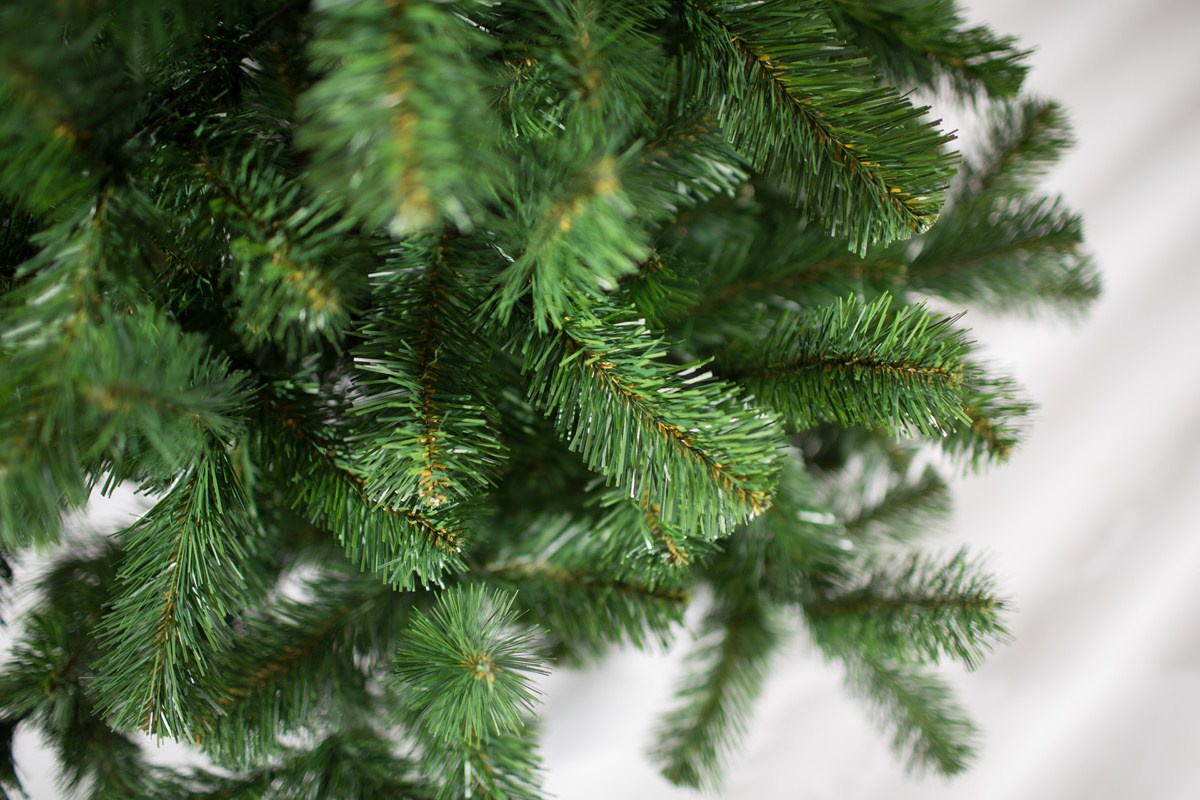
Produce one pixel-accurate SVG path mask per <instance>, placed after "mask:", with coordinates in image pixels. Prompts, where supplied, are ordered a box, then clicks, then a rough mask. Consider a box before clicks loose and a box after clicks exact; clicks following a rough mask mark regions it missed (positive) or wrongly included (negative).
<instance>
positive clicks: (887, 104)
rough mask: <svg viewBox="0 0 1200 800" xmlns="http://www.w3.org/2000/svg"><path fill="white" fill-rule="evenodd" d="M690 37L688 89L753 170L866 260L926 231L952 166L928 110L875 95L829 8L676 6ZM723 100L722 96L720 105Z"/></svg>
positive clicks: (890, 94) (890, 95) (772, 0)
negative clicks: (693, 63) (707, 103)
mask: <svg viewBox="0 0 1200 800" xmlns="http://www.w3.org/2000/svg"><path fill="white" fill-rule="evenodd" d="M678 5H679V6H680V7H681V8H680V10H681V13H682V15H683V18H684V21H685V24H686V26H687V28H688V32H689V34H690V35H691V36H692V37H694V44H693V45H692V47H693V52H694V53H695V54H696V55H695V56H693V57H695V58H704V59H706V60H707V59H711V60H712V61H714V62H715V64H716V65H717V66H718V68H719V70H720V71H719V72H718V71H715V70H712V69H711V68H709V67H707V65H706V66H704V67H699V66H697V67H695V68H693V69H692V70H690V75H691V76H694V77H692V79H693V80H694V81H695V82H696V85H695V86H694V87H693V88H692V91H693V92H694V93H695V94H697V95H699V96H701V97H708V98H712V99H713V100H714V101H719V102H720V105H719V107H718V108H716V109H714V111H716V112H717V113H718V114H719V115H720V116H721V118H722V121H723V122H725V123H726V130H727V132H728V135H729V136H730V138H731V140H732V141H733V142H734V144H735V145H737V146H738V147H739V149H741V150H742V151H743V152H744V153H745V154H746V155H747V157H748V158H749V160H750V161H751V163H753V164H754V166H755V167H756V168H757V169H759V170H761V171H762V172H764V173H766V174H767V175H769V176H771V177H773V178H775V179H777V180H779V181H780V182H781V183H783V184H784V185H786V186H788V187H789V189H790V191H791V193H792V194H793V195H799V194H803V195H804V197H805V202H806V204H807V205H809V207H810V208H812V209H814V210H815V211H816V213H817V214H819V215H820V218H821V219H822V221H823V222H824V225H825V227H826V229H827V230H828V231H829V232H830V233H831V234H832V235H834V236H842V237H846V238H848V239H849V240H850V248H851V249H852V250H854V251H856V252H859V253H862V252H864V251H865V250H866V248H867V246H868V245H871V244H875V243H876V242H882V243H887V242H890V241H893V240H895V239H907V238H908V237H910V236H911V235H912V234H914V233H918V232H921V231H924V230H925V229H926V228H928V227H929V225H930V224H932V222H933V220H934V219H935V218H936V216H937V209H938V207H939V206H940V205H941V197H942V193H943V191H944V190H945V186H946V183H947V181H948V180H949V177H950V175H951V174H952V169H953V166H952V165H953V163H954V159H953V158H952V157H951V156H950V155H949V153H948V152H947V151H946V150H944V148H943V145H944V144H945V143H946V142H947V141H949V137H947V136H945V135H943V134H941V133H939V132H938V131H937V129H936V128H935V127H934V126H933V123H931V122H928V121H927V120H926V119H925V118H924V117H925V114H924V112H925V110H924V109H917V108H914V107H912V106H911V105H909V104H908V103H907V102H905V101H904V100H903V99H902V98H901V97H900V96H899V95H898V94H897V93H896V92H895V91H894V90H892V89H890V88H888V87H883V86H879V85H878V84H877V83H876V81H875V80H874V76H873V75H872V73H871V70H870V68H869V66H868V62H867V61H866V59H864V58H863V57H862V56H861V55H860V54H859V53H858V52H857V51H855V50H854V49H853V48H851V47H848V46H846V45H845V43H844V42H843V41H842V40H841V39H840V38H839V37H838V35H837V31H836V30H835V28H834V27H833V24H832V23H831V22H830V21H829V18H828V17H827V16H826V15H825V13H824V8H823V7H824V5H825V4H824V3H822V2H818V0H811V2H810V1H808V0H805V1H804V2H782V0H768V2H764V3H757V4H754V5H746V4H740V3H728V2H718V1H714V0H680V2H679V3H678ZM726 93H728V96H726Z"/></svg>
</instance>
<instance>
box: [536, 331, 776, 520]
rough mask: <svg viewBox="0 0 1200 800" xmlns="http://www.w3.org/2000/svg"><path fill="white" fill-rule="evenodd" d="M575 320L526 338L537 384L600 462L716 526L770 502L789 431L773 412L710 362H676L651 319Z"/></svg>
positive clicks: (678, 515)
mask: <svg viewBox="0 0 1200 800" xmlns="http://www.w3.org/2000/svg"><path fill="white" fill-rule="evenodd" d="M568 323H569V324H568V325H567V326H566V327H564V328H563V330H562V331H559V332H556V333H553V334H550V335H548V336H537V335H533V336H530V337H529V338H528V339H527V340H526V342H525V343H524V345H523V353H524V358H525V371H526V372H527V373H529V376H530V383H531V396H532V397H533V399H534V400H535V402H537V403H539V404H541V405H542V406H543V407H544V408H545V410H546V413H547V414H552V415H553V419H554V423H555V428H556V429H557V431H558V432H559V435H560V436H562V437H563V439H564V441H567V442H568V443H569V445H570V447H571V449H572V450H575V451H577V452H579V453H580V454H581V455H582V456H583V459H584V461H585V462H586V463H587V464H588V466H589V467H591V468H592V469H595V470H597V471H599V472H601V473H602V474H603V475H605V477H606V478H607V479H608V480H610V481H612V482H615V483H618V484H619V485H621V486H622V487H624V488H625V489H626V490H627V491H629V492H630V493H631V495H633V496H635V497H646V498H648V501H649V502H652V503H654V504H656V505H658V507H659V513H660V514H661V516H662V517H663V519H665V520H667V521H668V522H669V523H670V524H672V525H674V526H677V527H679V528H680V529H683V530H687V531H691V530H697V531H699V532H700V533H701V534H702V535H704V536H706V537H708V538H715V537H717V536H720V535H723V534H724V533H726V532H727V531H729V530H730V529H731V527H732V526H733V525H735V524H737V523H738V522H741V521H744V520H745V519H748V518H750V517H752V516H754V515H755V514H758V513H761V512H762V511H764V510H766V508H767V507H768V506H769V505H770V492H771V488H772V486H773V483H774V474H775V470H776V467H775V464H776V460H777V456H776V446H777V443H778V431H777V428H776V426H775V423H774V421H773V420H772V419H771V418H770V417H768V416H767V415H766V414H764V413H763V412H762V411H760V410H758V409H756V408H755V407H753V406H751V405H750V404H749V403H748V402H747V401H745V400H742V399H741V398H739V396H738V394H737V392H736V390H735V389H734V388H733V387H732V386H730V385H729V384H726V383H721V382H718V381H714V380H711V376H710V374H709V373H707V372H703V371H701V370H702V369H703V366H702V365H701V364H690V365H685V366H682V367H680V366H676V365H674V364H671V363H668V362H667V361H666V360H665V359H664V356H665V355H666V351H667V346H666V344H665V343H664V342H662V341H661V340H660V339H658V338H656V337H654V336H653V335H651V334H650V333H649V331H647V330H646V329H645V327H644V326H643V325H642V321H641V320H637V319H630V318H629V317H628V315H625V314H613V315H611V316H609V317H607V318H592V317H585V318H582V319H572V320H568Z"/></svg>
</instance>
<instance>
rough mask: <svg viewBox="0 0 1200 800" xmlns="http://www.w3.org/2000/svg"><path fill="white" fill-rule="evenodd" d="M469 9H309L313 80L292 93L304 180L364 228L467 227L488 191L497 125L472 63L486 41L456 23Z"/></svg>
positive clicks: (483, 79) (420, 5) (493, 178)
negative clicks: (343, 205) (341, 204)
mask: <svg viewBox="0 0 1200 800" xmlns="http://www.w3.org/2000/svg"><path fill="white" fill-rule="evenodd" d="M470 5H471V3H469V2H461V3H426V2H414V3H400V4H395V5H392V4H388V3H347V2H332V1H331V2H321V3H317V4H316V8H315V9H314V12H313V24H314V27H315V35H314V38H313V40H312V42H311V43H310V44H309V52H310V55H311V58H312V67H313V68H314V69H316V70H319V71H320V72H321V73H322V74H321V75H320V76H319V78H318V80H317V81H316V82H315V83H314V84H313V85H312V86H311V87H309V89H308V90H307V91H306V92H305V93H304V94H303V95H302V96H301V97H300V100H299V104H300V117H301V126H300V128H299V132H298V136H299V143H300V145H301V146H302V147H305V148H309V149H311V150H312V162H311V171H310V172H309V176H308V177H309V180H310V182H311V183H312V185H313V186H314V187H315V188H318V189H320V190H322V191H324V192H328V193H330V194H331V195H333V196H335V197H343V198H345V199H346V201H347V211H348V213H349V214H350V215H351V216H352V217H353V218H354V219H356V220H358V221H359V222H361V223H363V224H364V225H365V226H366V227H368V228H386V229H387V230H388V231H390V232H391V233H392V234H394V235H397V236H399V235H403V234H406V233H410V232H412V231H417V230H424V229H427V228H429V227H431V226H432V225H434V224H436V223H438V222H440V221H441V220H443V219H448V220H451V221H453V222H455V223H456V224H458V225H460V226H467V225H470V223H471V220H472V218H473V214H475V213H477V212H478V210H479V207H480V206H481V205H482V204H483V203H486V202H487V201H488V200H489V199H491V197H492V196H494V194H495V184H496V183H498V182H499V180H500V178H501V177H502V175H501V173H500V167H501V164H500V163H498V156H497V153H496V152H495V151H496V150H497V148H498V145H499V142H498V137H497V133H498V132H499V131H498V128H499V125H498V121H497V120H495V119H493V118H492V117H491V115H490V114H489V113H488V107H487V102H486V100H485V98H484V89H485V87H486V85H487V82H488V76H487V74H486V73H485V72H484V70H483V69H482V68H481V65H480V63H479V58H478V56H479V54H480V53H479V51H481V50H486V49H487V48H488V47H489V43H488V40H487V39H486V38H485V37H483V36H482V35H480V33H479V32H477V31H475V30H474V29H473V28H472V27H471V26H470V25H469V24H467V23H466V22H465V21H464V20H463V17H462V13H463V10H462V9H465V8H466V7H468V6H470ZM455 6H458V8H456V7H455Z"/></svg>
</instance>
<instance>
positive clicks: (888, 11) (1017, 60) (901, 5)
mask: <svg viewBox="0 0 1200 800" xmlns="http://www.w3.org/2000/svg"><path fill="white" fill-rule="evenodd" d="M958 5H959V4H958V3H957V2H955V0H837V1H836V2H834V1H833V0H827V2H826V3H825V8H826V10H827V11H828V13H829V16H830V18H831V19H832V20H833V22H834V23H835V24H836V25H837V27H838V30H839V31H840V32H841V34H842V35H843V36H844V37H845V38H846V39H848V40H849V41H851V42H853V43H855V44H856V45H858V46H859V47H861V48H862V49H863V50H865V51H866V52H868V53H870V55H871V57H872V59H873V60H874V61H875V63H876V64H878V66H879V69H880V71H881V72H883V74H884V76H885V77H886V78H887V79H888V80H890V81H892V82H894V83H895V84H897V85H898V86H900V87H902V88H912V87H918V86H919V87H924V88H928V89H939V88H942V87H943V86H945V85H948V86H949V87H950V88H951V89H952V90H953V92H954V93H955V94H956V95H957V96H959V97H966V98H971V99H975V98H978V97H980V96H981V95H987V96H988V97H990V98H992V99H998V98H1007V97H1013V96H1015V95H1016V94H1017V92H1018V91H1020V89H1021V85H1022V83H1023V82H1024V80H1025V74H1026V72H1028V69H1029V68H1028V66H1026V64H1025V63H1024V62H1025V60H1026V59H1027V58H1028V57H1029V51H1027V50H1020V49H1018V47H1017V43H1016V40H1015V39H1014V38H1013V37H1011V36H997V35H996V34H994V33H992V31H990V30H989V29H988V28H986V27H983V26H975V27H970V28H968V27H966V25H965V23H964V21H963V18H962V16H961V14H960V13H959V10H958Z"/></svg>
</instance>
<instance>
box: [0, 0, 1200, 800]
mask: <svg viewBox="0 0 1200 800" xmlns="http://www.w3.org/2000/svg"><path fill="white" fill-rule="evenodd" d="M966 5H967V9H966V10H967V15H968V17H969V19H970V20H971V21H972V22H976V23H984V22H985V23H987V24H989V25H990V26H992V28H993V29H994V30H995V31H996V32H997V33H1002V34H1013V35H1016V36H1018V37H1019V38H1020V39H1021V41H1022V43H1023V44H1024V45H1025V46H1027V47H1036V48H1037V50H1036V52H1035V54H1034V55H1033V57H1032V65H1033V69H1032V72H1031V74H1030V77H1029V80H1028V84H1027V85H1028V89H1029V90H1030V91H1032V92H1033V93H1036V94H1038V95H1041V96H1045V97H1050V98H1054V99H1058V100H1060V101H1062V102H1063V103H1065V105H1066V106H1067V108H1068V110H1069V111H1070V113H1071V118H1072V119H1073V121H1074V124H1075V129H1076V133H1077V138H1078V140H1079V145H1078V146H1077V147H1076V148H1075V149H1074V150H1073V151H1072V152H1071V153H1070V155H1069V156H1068V158H1067V159H1066V160H1065V162H1064V163H1063V164H1062V165H1061V167H1060V168H1059V169H1057V170H1056V171H1055V172H1054V173H1053V174H1052V175H1050V176H1049V178H1048V181H1047V186H1048V187H1049V188H1051V189H1052V190H1053V191H1057V192H1061V193H1063V194H1064V195H1065V196H1066V199H1067V201H1068V204H1069V205H1070V206H1072V207H1073V208H1075V209H1077V210H1079V211H1082V212H1083V214H1084V216H1085V219H1086V223H1087V233H1088V241H1089V246H1090V249H1091V251H1092V252H1093V253H1094V254H1095V255H1096V257H1097V259H1098V260H1099V262H1100V265H1101V268H1102V271H1103V276H1104V283H1105V291H1104V297H1103V299H1102V300H1101V301H1100V303H1099V304H1098V305H1097V306H1096V307H1095V308H1094V310H1093V312H1092V313H1091V314H1090V315H1089V316H1088V317H1087V318H1086V319H1085V320H1083V321H1082V322H1081V323H1076V324H1073V325H1068V324H1066V323H1049V322H1046V321H1030V320H1026V319H1007V320H1006V319H996V318H989V317H986V316H984V315H982V314H977V313H970V314H968V315H967V318H966V319H965V320H964V324H966V325H968V326H970V327H972V328H973V329H974V331H975V338H977V339H978V340H979V341H981V342H983V343H985V344H986V346H987V351H986V352H987V354H988V355H990V357H991V358H992V360H993V361H994V362H995V363H997V364H999V365H1001V366H1003V367H1006V368H1007V369H1008V370H1009V371H1010V372H1011V373H1012V374H1014V375H1015V376H1016V377H1017V378H1018V379H1019V380H1020V381H1021V382H1022V383H1023V384H1024V386H1025V387H1026V389H1027V390H1028V393H1029V395H1030V396H1031V397H1033V398H1034V399H1035V400H1037V401H1038V403H1039V404H1040V406H1041V408H1040V411H1039V412H1038V414H1037V416H1036V419H1035V425H1034V428H1033V431H1032V434H1031V435H1030V436H1029V438H1028V440H1027V443H1026V444H1025V446H1024V448H1023V449H1022V450H1021V451H1020V452H1019V453H1018V454H1017V455H1015V456H1014V457H1013V459H1012V460H1011V462H1010V463H1009V464H1007V465H1005V466H1004V467H1001V468H998V469H992V470H990V471H989V472H987V473H985V474H984V475H982V476H978V477H971V478H967V479H963V480H961V481H959V483H958V485H957V487H956V506H957V512H956V514H955V516H954V518H953V521H952V523H951V524H950V525H949V526H948V529H947V530H946V531H945V532H944V533H943V535H942V537H941V542H942V543H944V545H945V548H946V549H947V550H953V549H956V548H957V547H958V546H959V545H960V544H967V545H969V546H970V548H971V549H972V550H973V551H974V552H976V553H986V554H989V556H990V558H989V563H990V564H991V565H992V567H993V568H994V570H995V571H996V572H997V573H998V575H999V582H1000V584H1001V586H1002V587H1004V589H1005V590H1006V591H1007V592H1008V593H1009V594H1010V595H1011V597H1012V598H1013V599H1014V601H1015V605H1016V607H1017V611H1016V613H1015V615H1014V617H1013V620H1012V622H1013V625H1012V628H1013V632H1014V634H1015V637H1016V641H1015V643H1014V644H1012V645H1011V646H1008V647H1006V648H1003V649H1002V650H1000V651H999V652H997V653H996V654H995V655H993V657H992V658H991V659H990V660H989V661H988V662H987V663H986V664H985V665H984V666H983V667H982V668H981V669H979V670H978V671H976V672H974V673H970V674H966V673H962V672H956V673H953V674H952V676H951V677H952V678H953V680H954V683H955V685H956V687H957V689H958V693H959V697H960V699H961V701H962V702H963V704H964V705H965V706H966V708H967V709H968V710H969V711H970V713H971V714H972V716H973V717H974V718H975V720H976V721H977V722H978V723H979V725H980V727H981V728H982V730H983V732H984V734H985V741H984V745H983V749H982V753H981V757H980V759H979V761H978V762H977V764H976V766H975V767H974V769H973V770H972V771H970V772H968V773H967V774H965V775H963V776H961V777H959V778H957V779H955V780H953V781H949V782H948V781H945V780H943V779H940V778H936V777H925V778H914V777H911V776H908V775H906V774H905V772H904V770H903V768H902V767H901V766H900V764H899V763H898V761H897V760H896V759H895V758H894V757H893V756H892V754H891V753H890V752H889V751H888V748H887V742H886V739H885V737H884V736H883V735H882V734H881V733H880V732H879V731H878V730H877V729H876V728H875V727H874V726H873V725H872V722H871V719H870V718H869V716H868V714H867V713H866V711H865V709H864V707H863V706H862V705H861V704H859V703H858V702H856V701H855V700H853V699H852V698H850V697H849V696H848V695H847V694H846V692H845V691H844V689H843V687H842V684H841V675H840V672H839V669H838V668H837V667H836V666H832V665H828V664H825V663H823V662H822V661H821V660H820V658H819V657H818V656H817V655H816V653H815V652H814V651H813V650H812V649H811V648H809V647H808V646H806V644H805V642H804V639H803V636H799V637H797V638H796V643H795V645H794V646H792V647H790V648H789V649H788V650H787V651H785V652H783V653H781V654H780V655H779V657H778V658H777V659H776V661H775V663H774V670H773V677H772V679H771V680H770V682H769V684H768V686H767V689H766V692H765V694H764V696H763V697H762V698H761V699H760V701H759V703H758V704H757V707H756V709H755V713H754V715H753V720H752V724H751V727H750V733H749V735H748V736H747V737H746V743H745V746H744V747H743V749H742V751H741V752H740V754H739V755H738V756H737V757H736V758H735V759H734V760H733V766H732V768H731V770H730V771H729V775H728V779H727V780H726V782H725V785H724V787H723V789H722V790H721V791H720V792H719V797H721V798H739V799H740V798H746V799H747V800H751V799H752V800H783V798H788V800H792V799H793V798H804V799H805V800H824V798H830V799H831V800H832V799H834V798H836V800H859V799H860V798H862V799H865V798H871V800H875V799H876V798H883V797H886V798H889V800H918V799H919V800H941V799H943V798H971V800H1013V799H1014V798H1020V799H1021V800H1041V799H1042V798H1046V799H1047V800H1070V799H1072V798H1088V800H1109V799H1110V798H1111V799H1112V800H1117V799H1118V798H1119V799H1121V800H1124V799H1125V798H1138V799H1139V800H1140V799H1141V798H1154V800H1173V799H1174V798H1188V799H1191V798H1200V345H1196V344H1194V342H1197V341H1200V335H1198V332H1200V314H1197V313H1195V312H1194V308H1195V307H1197V306H1200V264H1197V263H1195V262H1194V259H1193V252H1194V245H1193V238H1194V237H1195V235H1196V232H1197V231H1198V230H1200V0H1143V1H1142V2H1134V1H1133V0H1116V2H1111V1H1110V2H1106V1H1105V0H1099V2H1097V0H970V2H967V3H966ZM943 114H944V115H945V116H946V117H947V122H948V123H950V127H955V126H957V125H958V124H960V123H959V122H957V121H955V120H954V119H953V114H951V113H949V109H946V110H943ZM108 508H109V511H108V514H109V524H113V523H114V522H115V521H116V520H119V519H120V518H121V517H124V516H126V515H125V514H124V513H122V511H121V509H120V507H119V506H111V505H110V506H108ZM102 523H103V521H102ZM934 541H935V542H936V540H934ZM681 644H682V645H684V646H683V647H680V648H677V649H676V650H675V651H674V652H672V653H667V654H659V655H646V654H640V653H619V654H617V655H615V656H614V657H612V658H611V659H609V660H608V661H607V662H605V664H604V665H603V667H602V669H601V670H600V671H599V672H596V671H593V672H590V673H558V674H555V675H553V676H551V677H550V678H549V679H548V680H547V681H546V682H545V683H544V689H545V691H546V695H545V705H544V706H543V714H542V716H543V728H542V741H543V755H544V758H545V763H546V767H547V770H548V775H547V780H546V788H547V789H548V790H549V791H550V792H552V793H554V794H555V795H557V796H558V797H560V798H563V800H592V798H596V799H597V800H599V799H600V798H603V799H604V800H609V798H613V797H619V798H628V799H629V800H635V799H636V800H675V798H685V797H696V795H695V794H693V793H691V792H686V791H683V790H680V789H675V788H674V787H672V786H670V785H669V784H667V783H666V781H664V780H663V779H662V778H661V777H659V775H658V774H657V772H656V771H655V769H654V766H653V765H652V764H651V762H650V761H649V760H648V759H647V758H646V757H645V752H646V750H648V749H649V748H650V747H651V746H652V744H653V726H654V722H655V719H656V718H657V716H658V715H659V714H660V713H661V712H662V711H663V710H664V709H665V708H666V707H668V706H669V705H670V703H671V695H672V692H673V690H674V687H675V685H676V682H677V681H678V679H679V677H680V675H681V667H682V658H683V655H684V652H685V651H686V644H687V642H686V637H682V639H681ZM36 749H37V743H36V741H34V740H33V739H32V737H28V736H26V737H23V738H22V739H21V741H20V742H19V748H18V751H19V756H20V758H21V763H22V766H23V767H24V768H25V769H24V777H25V779H26V787H27V788H28V789H29V790H30V794H31V797H32V798H33V800H52V799H53V798H56V797H57V796H58V793H57V791H56V789H55V786H54V781H53V773H52V771H51V769H50V768H49V766H48V761H47V760H46V759H45V757H44V756H43V757H42V758H41V759H39V757H38V756H37V755H36V754H35V752H36ZM162 755H163V757H164V758H169V757H170V753H169V752H168V753H163V754H162Z"/></svg>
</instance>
